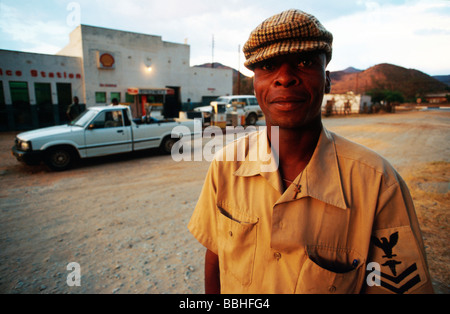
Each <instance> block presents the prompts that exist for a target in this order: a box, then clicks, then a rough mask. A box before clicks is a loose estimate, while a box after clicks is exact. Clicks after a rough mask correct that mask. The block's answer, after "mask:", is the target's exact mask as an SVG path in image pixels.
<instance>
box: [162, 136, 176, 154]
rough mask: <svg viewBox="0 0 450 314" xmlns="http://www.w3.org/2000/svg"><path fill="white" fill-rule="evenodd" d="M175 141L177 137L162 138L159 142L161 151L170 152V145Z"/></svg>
mask: <svg viewBox="0 0 450 314" xmlns="http://www.w3.org/2000/svg"><path fill="white" fill-rule="evenodd" d="M177 141H178V139H177V138H171V137H166V138H164V140H163V141H162V143H161V147H160V148H161V151H162V152H163V153H164V154H170V153H172V147H173V145H174V144H175V143H176V142H177Z"/></svg>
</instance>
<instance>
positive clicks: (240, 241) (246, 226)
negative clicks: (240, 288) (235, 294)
mask: <svg viewBox="0 0 450 314" xmlns="http://www.w3.org/2000/svg"><path fill="white" fill-rule="evenodd" d="M218 209H219V213H218V230H219V252H218V256H219V265H220V271H221V273H224V274H231V275H232V276H233V277H234V278H235V279H237V280H238V281H239V282H240V283H241V284H242V285H244V286H248V285H250V284H251V282H252V275H253V264H254V260H255V251H256V232H257V228H256V225H257V223H258V218H257V217H253V216H250V215H248V214H246V213H243V212H241V211H239V210H236V209H232V208H230V207H228V206H227V205H225V204H220V206H219V205H218Z"/></svg>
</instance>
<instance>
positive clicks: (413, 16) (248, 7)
mask: <svg viewBox="0 0 450 314" xmlns="http://www.w3.org/2000/svg"><path fill="white" fill-rule="evenodd" d="M291 8H296V9H300V10H303V11H305V12H308V13H311V14H313V15H314V16H316V17H317V18H318V19H319V20H320V21H321V23H322V24H323V25H324V26H325V27H326V28H327V29H328V30H329V31H330V32H331V33H333V36H334V43H333V59H332V61H331V63H330V64H329V65H328V70H330V71H338V70H343V69H346V68H348V67H354V68H357V69H360V70H365V69H367V68H369V67H372V66H374V65H376V64H380V63H391V64H395V65H398V66H402V67H405V68H413V69H417V70H419V71H422V72H424V73H427V74H429V75H450V57H449V56H450V22H449V21H450V0H226V1H217V0H162V1H161V0H160V1H155V0H119V1H117V0H78V1H73V0H39V1H36V0H0V49H6V50H17V51H25V52H35V53H44V54H56V53H57V52H58V51H60V50H61V49H62V48H63V47H64V46H66V45H67V44H68V42H69V34H70V33H71V31H72V30H74V29H75V28H76V26H77V25H79V24H85V25H92V26H98V27H105V28H112V29H117V30H124V31H129V32H137V33H143V34H149V35H157V36H161V37H162V40H164V41H168V42H174V43H181V44H184V43H187V44H189V45H190V51H191V60H190V64H191V66H194V65H199V64H203V63H208V62H212V61H213V62H220V63H222V64H224V65H227V66H230V67H233V68H235V69H237V70H240V71H241V72H243V73H244V74H246V75H248V76H251V75H252V72H250V71H248V70H246V69H245V67H244V66H243V63H244V61H245V60H244V59H245V58H244V55H243V53H242V47H243V45H244V44H245V42H246V41H247V39H248V36H249V34H250V32H251V31H252V30H253V29H254V28H255V27H256V26H258V25H259V24H260V23H261V22H262V21H264V20H265V19H267V18H269V17H271V16H272V15H274V14H277V13H280V12H282V11H284V10H287V9H291Z"/></svg>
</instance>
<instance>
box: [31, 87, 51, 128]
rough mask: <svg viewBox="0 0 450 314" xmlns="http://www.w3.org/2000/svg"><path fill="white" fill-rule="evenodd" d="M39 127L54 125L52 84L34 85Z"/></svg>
mask: <svg viewBox="0 0 450 314" xmlns="http://www.w3.org/2000/svg"><path fill="white" fill-rule="evenodd" d="M34 90H35V94H36V106H38V120H39V126H48V125H52V124H54V113H53V101H52V89H51V86H50V83H34Z"/></svg>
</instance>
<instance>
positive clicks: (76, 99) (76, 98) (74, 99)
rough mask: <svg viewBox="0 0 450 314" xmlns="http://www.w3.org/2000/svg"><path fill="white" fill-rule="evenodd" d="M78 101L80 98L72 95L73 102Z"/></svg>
mask: <svg viewBox="0 0 450 314" xmlns="http://www.w3.org/2000/svg"><path fill="white" fill-rule="evenodd" d="M79 101H80V100H79V99H78V97H77V96H75V97H73V102H74V103H76V104H78V102H79Z"/></svg>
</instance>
